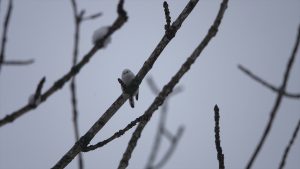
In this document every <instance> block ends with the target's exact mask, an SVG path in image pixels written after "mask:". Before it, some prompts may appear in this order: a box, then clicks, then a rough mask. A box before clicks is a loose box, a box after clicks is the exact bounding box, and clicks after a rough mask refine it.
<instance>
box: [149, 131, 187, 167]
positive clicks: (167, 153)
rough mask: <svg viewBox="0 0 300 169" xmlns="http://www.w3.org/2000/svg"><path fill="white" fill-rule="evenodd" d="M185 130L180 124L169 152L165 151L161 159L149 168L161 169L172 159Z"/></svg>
mask: <svg viewBox="0 0 300 169" xmlns="http://www.w3.org/2000/svg"><path fill="white" fill-rule="evenodd" d="M183 132H184V127H183V126H180V127H179V128H178V130H177V134H176V135H175V136H174V137H173V140H172V142H171V145H170V147H169V149H168V150H167V152H166V153H165V155H164V156H163V157H162V158H161V160H160V161H159V162H158V163H157V164H156V165H155V166H152V167H150V168H149V169H159V168H162V167H163V166H164V165H165V164H166V163H167V162H168V160H169V159H170V157H171V155H172V154H173V152H174V151H175V149H176V146H177V145H178V142H179V140H180V138H181V136H182V134H183Z"/></svg>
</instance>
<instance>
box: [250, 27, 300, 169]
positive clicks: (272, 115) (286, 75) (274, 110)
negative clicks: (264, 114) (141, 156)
mask: <svg viewBox="0 0 300 169" xmlns="http://www.w3.org/2000/svg"><path fill="white" fill-rule="evenodd" d="M299 41H300V25H299V28H298V34H297V38H296V42H295V46H294V49H293V51H292V54H291V56H290V59H289V61H288V64H287V66H286V70H285V73H284V77H283V82H282V85H281V87H280V88H279V91H278V95H277V98H276V101H275V103H274V106H273V108H272V110H271V112H270V117H269V121H268V122H267V125H266V127H265V130H264V132H263V135H262V137H261V139H260V141H259V143H258V144H257V146H256V148H255V151H254V152H253V154H252V156H251V158H250V160H249V162H248V164H247V166H246V168H247V169H250V168H251V167H252V164H253V162H254V160H255V158H256V157H257V155H258V153H259V151H260V150H261V148H262V146H263V144H264V142H265V140H266V138H267V136H268V134H269V132H270V130H271V128H272V124H273V121H274V119H275V116H276V114H277V110H278V109H279V106H280V103H281V100H282V97H283V96H284V93H285V90H286V86H287V82H288V78H289V75H290V71H291V69H292V66H293V63H294V60H295V57H296V53H297V50H298V46H299Z"/></svg>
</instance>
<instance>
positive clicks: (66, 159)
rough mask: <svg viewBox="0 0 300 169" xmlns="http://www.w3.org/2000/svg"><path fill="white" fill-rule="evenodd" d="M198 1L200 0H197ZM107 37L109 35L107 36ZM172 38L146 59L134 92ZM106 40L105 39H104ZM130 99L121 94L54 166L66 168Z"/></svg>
mask: <svg viewBox="0 0 300 169" xmlns="http://www.w3.org/2000/svg"><path fill="white" fill-rule="evenodd" d="M197 2H198V1H197ZM123 3H124V2H123V1H122V0H121V1H120V3H119V4H118V13H119V15H120V14H121V15H122V14H123V15H124V14H125V16H127V15H126V11H125V10H124V9H123V7H122V5H123ZM195 5H196V2H194V1H190V2H189V3H188V5H187V6H186V7H185V8H184V10H183V11H182V12H181V14H180V15H179V16H178V18H177V19H176V21H175V22H174V23H173V24H172V27H173V28H174V29H173V30H172V31H173V32H174V34H176V32H177V31H178V30H179V29H180V27H181V25H182V23H183V21H184V20H185V19H186V18H187V17H188V15H189V14H190V13H191V11H192V10H193V9H194V7H195ZM105 37H107V36H105ZM171 39H172V38H170V37H168V36H167V35H166V34H165V35H164V36H163V38H162V39H161V41H160V42H159V43H158V45H157V46H156V48H155V49H154V51H153V52H152V53H151V55H150V57H149V58H148V59H147V60H146V61H145V63H144V65H143V66H142V68H141V69H140V71H139V72H138V73H137V75H136V76H135V78H134V79H133V80H132V82H131V84H130V85H129V86H128V88H129V90H130V91H131V92H129V93H134V92H135V91H136V89H137V88H138V86H139V85H140V84H141V82H142V80H143V79H144V77H145V76H146V74H147V73H148V72H149V71H150V69H151V68H152V66H153V65H154V63H155V61H156V60H157V58H158V57H159V55H160V54H161V52H162V51H163V50H164V48H165V47H166V46H167V45H168V44H169V42H170V41H171ZM104 40H105V39H104ZM127 93H128V92H127ZM127 99H128V95H123V94H121V95H120V96H119V97H118V98H117V100H116V101H115V102H114V103H113V104H112V105H111V106H110V107H109V108H108V109H107V110H106V111H105V112H104V113H103V115H102V116H101V117H100V118H99V119H98V120H97V121H96V122H95V123H94V124H93V126H92V127H91V128H90V129H89V130H88V132H87V133H86V134H85V135H83V136H82V137H81V138H80V139H79V141H77V142H76V143H75V145H73V147H72V148H71V149H70V150H69V151H68V152H67V153H66V154H65V155H64V156H63V157H62V158H61V159H60V160H59V161H58V162H57V164H55V166H54V167H53V168H64V167H65V166H67V165H68V164H69V163H70V162H71V161H72V160H73V159H74V157H75V156H76V155H77V154H78V153H79V152H80V151H81V150H82V149H83V148H84V147H86V146H87V145H88V144H89V142H90V141H91V140H92V138H93V137H94V136H95V135H96V134H97V133H98V132H99V131H100V130H101V129H102V127H103V126H104V125H105V124H106V123H107V122H108V121H109V120H110V118H111V117H112V116H113V115H114V114H115V113H116V111H117V110H119V108H120V107H121V106H122V105H123V104H124V103H125V101H126V100H127Z"/></svg>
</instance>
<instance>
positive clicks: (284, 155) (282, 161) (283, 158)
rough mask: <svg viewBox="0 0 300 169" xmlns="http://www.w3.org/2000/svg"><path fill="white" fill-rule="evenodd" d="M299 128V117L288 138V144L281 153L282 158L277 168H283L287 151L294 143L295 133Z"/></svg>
mask: <svg viewBox="0 0 300 169" xmlns="http://www.w3.org/2000/svg"><path fill="white" fill-rule="evenodd" d="M299 128H300V119H299V121H298V123H297V126H296V128H295V129H294V132H293V136H292V138H291V139H290V141H289V144H288V145H287V146H286V148H285V150H284V153H283V155H282V158H281V162H280V165H279V169H283V168H284V165H285V161H286V159H287V156H288V154H289V151H290V149H291V147H292V145H293V143H294V141H295V140H296V137H297V133H298V131H299Z"/></svg>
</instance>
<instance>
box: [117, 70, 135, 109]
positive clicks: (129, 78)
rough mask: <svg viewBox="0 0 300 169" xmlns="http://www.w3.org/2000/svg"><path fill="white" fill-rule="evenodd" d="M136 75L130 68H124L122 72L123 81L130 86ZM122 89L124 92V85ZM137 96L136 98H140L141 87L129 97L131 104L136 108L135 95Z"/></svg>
mask: <svg viewBox="0 0 300 169" xmlns="http://www.w3.org/2000/svg"><path fill="white" fill-rule="evenodd" d="M134 77H135V75H134V73H132V72H131V71H130V70H129V69H124V70H123V72H122V77H121V78H122V82H123V83H124V85H125V86H129V85H130V83H131V82H132V80H133V79H134ZM121 87H122V91H123V92H124V87H123V86H122V85H121ZM134 96H135V99H136V100H138V99H139V89H137V90H136V91H135V92H134V93H133V95H132V96H130V97H129V104H130V106H131V107H132V108H134V99H133V97H134Z"/></svg>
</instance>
